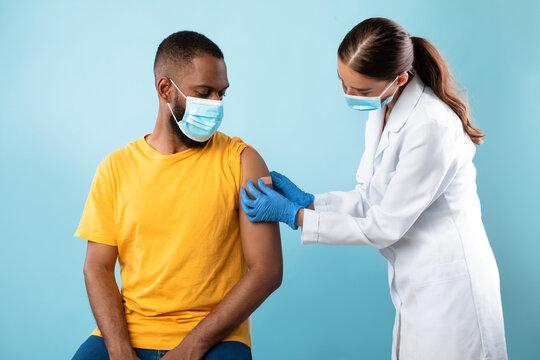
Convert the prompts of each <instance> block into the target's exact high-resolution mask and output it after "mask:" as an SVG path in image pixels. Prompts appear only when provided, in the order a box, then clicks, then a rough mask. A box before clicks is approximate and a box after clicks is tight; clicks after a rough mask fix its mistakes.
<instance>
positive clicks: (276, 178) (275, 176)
mask: <svg viewBox="0 0 540 360" xmlns="http://www.w3.org/2000/svg"><path fill="white" fill-rule="evenodd" d="M270 176H271V177H272V182H273V183H274V184H276V185H277V184H280V183H281V180H282V179H283V175H281V174H280V173H278V172H277V171H270Z"/></svg>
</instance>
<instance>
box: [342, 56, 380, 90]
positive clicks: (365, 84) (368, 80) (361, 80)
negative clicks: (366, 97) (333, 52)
mask: <svg viewBox="0 0 540 360" xmlns="http://www.w3.org/2000/svg"><path fill="white" fill-rule="evenodd" d="M337 74H338V77H339V78H340V79H341V81H343V83H345V85H346V86H348V87H352V88H355V89H356V90H360V91H369V90H371V89H373V88H378V87H379V86H380V85H381V84H382V83H383V82H384V80H380V79H376V78H372V77H369V76H366V75H363V74H360V73H358V72H356V71H354V70H353V69H351V68H350V67H349V66H348V65H347V64H345V63H344V62H342V61H341V59H339V58H338V64H337Z"/></svg>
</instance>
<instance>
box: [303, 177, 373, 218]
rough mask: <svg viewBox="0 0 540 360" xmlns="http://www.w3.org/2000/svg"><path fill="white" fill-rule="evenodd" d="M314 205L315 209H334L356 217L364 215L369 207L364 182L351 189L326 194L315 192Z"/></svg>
mask: <svg viewBox="0 0 540 360" xmlns="http://www.w3.org/2000/svg"><path fill="white" fill-rule="evenodd" d="M313 207H314V209H315V211H320V212H328V211H334V212H339V213H346V214H349V215H351V216H354V217H363V216H365V208H366V207H367V202H366V196H365V190H364V184H358V185H356V187H355V188H354V189H353V190H351V191H331V192H327V193H324V194H315V200H314V201H313Z"/></svg>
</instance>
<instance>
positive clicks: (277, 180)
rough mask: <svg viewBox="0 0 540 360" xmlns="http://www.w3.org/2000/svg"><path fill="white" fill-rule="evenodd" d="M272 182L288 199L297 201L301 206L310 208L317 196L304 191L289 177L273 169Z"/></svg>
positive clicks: (271, 173)
mask: <svg viewBox="0 0 540 360" xmlns="http://www.w3.org/2000/svg"><path fill="white" fill-rule="evenodd" d="M270 175H271V176H272V184H273V185H274V189H276V191H277V192H279V193H280V194H281V195H283V196H285V197H286V198H287V199H289V200H291V201H293V202H295V203H297V204H298V205H300V207H303V208H309V207H310V206H311V203H312V202H313V200H315V196H314V195H313V194H310V193H307V192H303V191H302V190H300V189H299V188H298V187H297V186H296V185H294V183H293V182H292V181H291V180H289V178H288V177H286V176H285V175H282V174H280V173H278V172H276V171H271V172H270Z"/></svg>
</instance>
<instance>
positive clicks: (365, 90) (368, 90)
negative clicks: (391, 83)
mask: <svg viewBox="0 0 540 360" xmlns="http://www.w3.org/2000/svg"><path fill="white" fill-rule="evenodd" d="M337 77H338V79H339V80H341V82H343V79H342V78H341V76H339V72H338V73H337ZM349 87H350V88H351V89H354V90H356V91H359V92H370V91H371V89H359V88H355V87H352V86H349Z"/></svg>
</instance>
